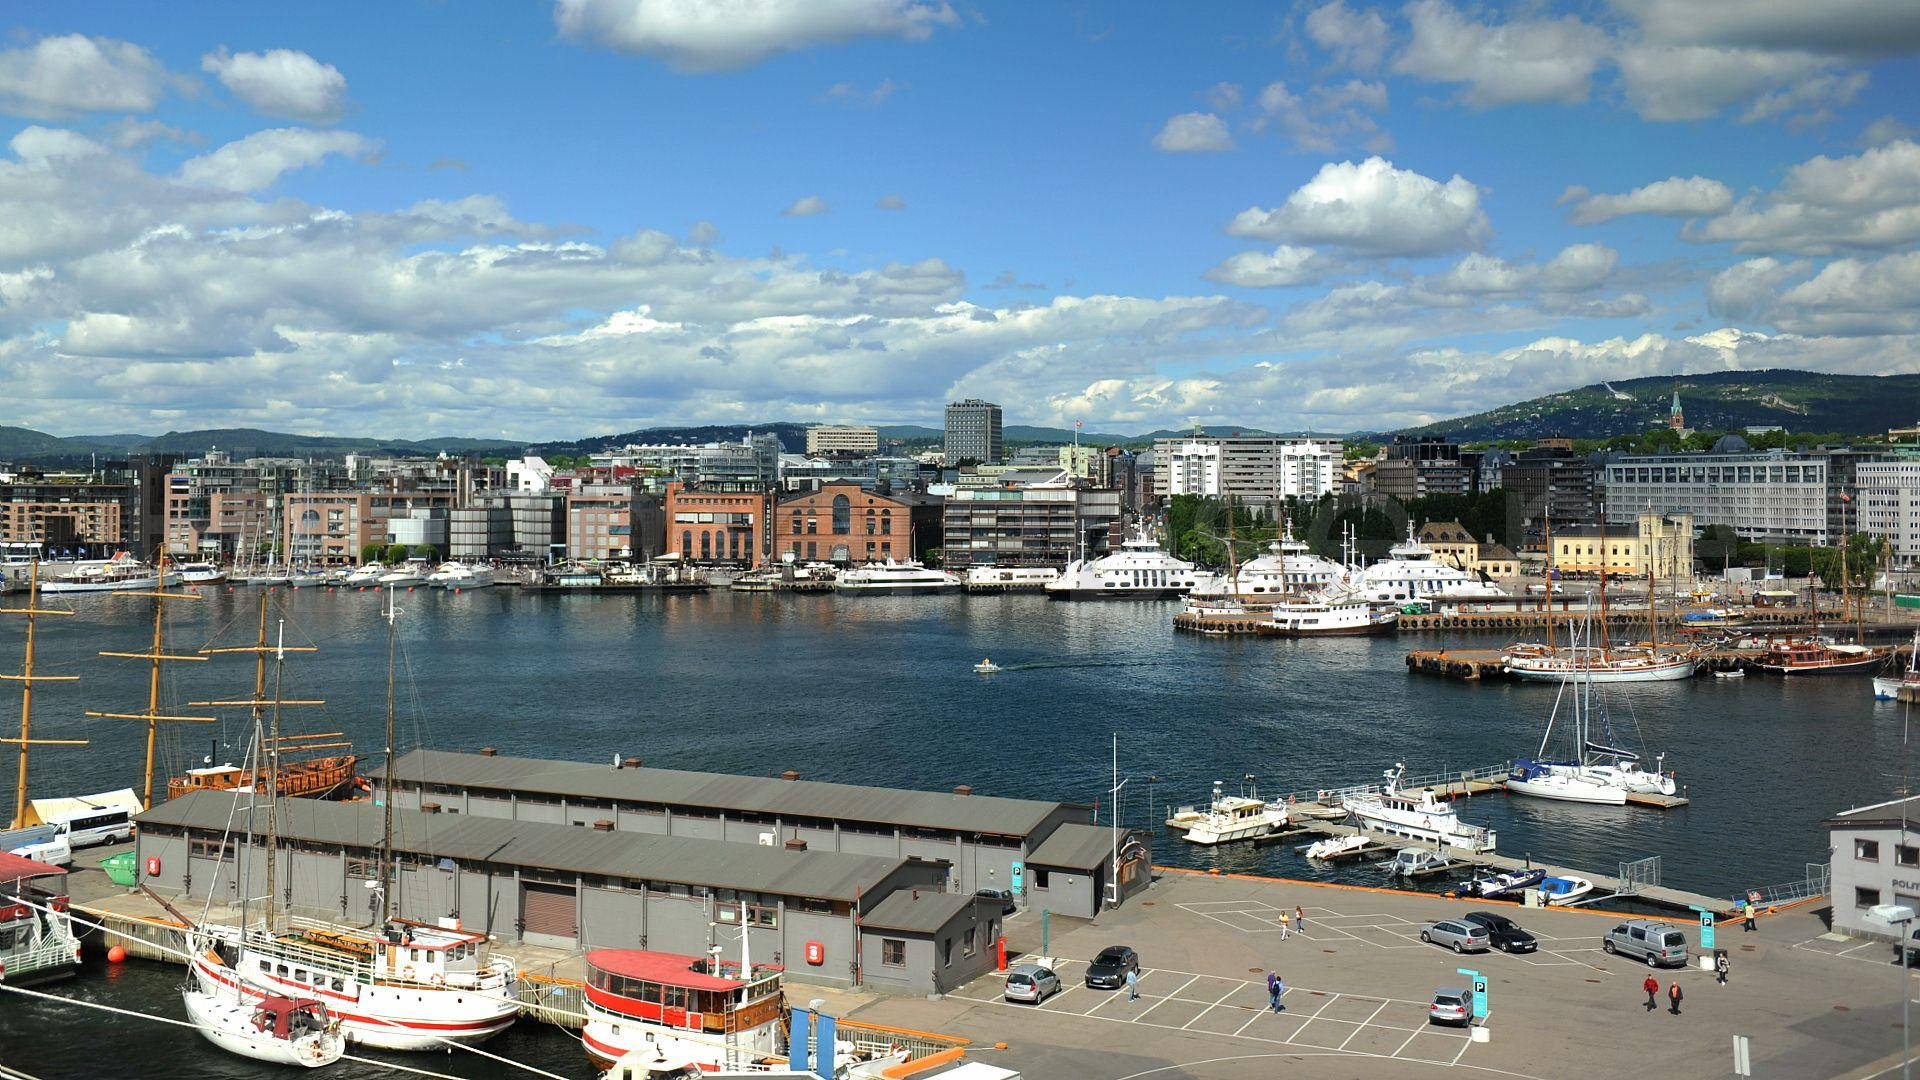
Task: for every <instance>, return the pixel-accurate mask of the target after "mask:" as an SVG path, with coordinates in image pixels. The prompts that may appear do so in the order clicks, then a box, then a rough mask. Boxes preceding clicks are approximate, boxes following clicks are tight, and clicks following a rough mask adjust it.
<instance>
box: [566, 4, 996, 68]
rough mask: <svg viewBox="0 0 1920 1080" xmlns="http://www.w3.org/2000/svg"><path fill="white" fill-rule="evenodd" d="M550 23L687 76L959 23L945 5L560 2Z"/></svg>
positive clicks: (915, 36)
mask: <svg viewBox="0 0 1920 1080" xmlns="http://www.w3.org/2000/svg"><path fill="white" fill-rule="evenodd" d="M553 19H554V24H555V25H556V26H557V27H558V28H559V30H560V34H561V36H563V37H567V38H570V39H572V40H575V41H581V42H588V43H592V44H597V45H602V46H605V47H607V48H610V49H615V50H617V51H620V52H627V53H638V54H641V55H645V56H652V57H656V58H658V59H660V60H663V61H665V62H666V63H667V64H668V65H669V66H671V67H673V68H675V69H677V70H680V71H687V72H714V71H730V70H736V69H739V68H743V67H749V66H752V65H753V64H757V63H759V62H760V61H762V60H765V59H766V58H767V57H769V56H772V55H774V54H775V53H781V52H794V51H798V50H801V49H806V48H811V47H814V46H818V45H832V44H839V43H841V42H846V41H852V40H854V39H856V38H862V37H888V38H898V39H901V40H905V41H925V40H926V39H927V38H929V37H931V36H932V35H933V33H934V31H935V30H937V29H939V28H942V27H952V26H956V25H958V24H959V21H960V19H959V16H957V15H955V14H954V11H953V9H952V8H951V7H949V6H948V5H947V4H946V3H945V2H944V0H936V2H923V0H733V2H730V3H727V4H719V5H713V4H701V3H696V2H693V0H557V2H556V3H555V4H554V10H553Z"/></svg>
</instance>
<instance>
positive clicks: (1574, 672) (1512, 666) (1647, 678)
mask: <svg viewBox="0 0 1920 1080" xmlns="http://www.w3.org/2000/svg"><path fill="white" fill-rule="evenodd" d="M1506 667H1507V673H1508V674H1510V675H1512V676H1513V677H1515V678H1517V679H1521V680H1523V681H1526V682H1551V683H1564V682H1581V681H1584V682H1596V683H1628V682H1678V681H1679V680H1681V679H1691V678H1693V675H1694V667H1695V662H1694V661H1693V659H1692V658H1687V659H1681V660H1672V661H1666V662H1663V663H1659V664H1646V665H1642V666H1636V667H1628V668H1606V667H1592V666H1579V665H1572V664H1553V665H1547V664H1542V663H1537V662H1533V661H1530V660H1529V659H1526V658H1521V657H1515V658H1513V659H1510V660H1508V661H1507V665H1506Z"/></svg>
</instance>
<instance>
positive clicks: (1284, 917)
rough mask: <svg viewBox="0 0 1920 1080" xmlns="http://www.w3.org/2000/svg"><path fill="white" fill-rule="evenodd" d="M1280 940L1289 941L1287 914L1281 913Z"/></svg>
mask: <svg viewBox="0 0 1920 1080" xmlns="http://www.w3.org/2000/svg"><path fill="white" fill-rule="evenodd" d="M1280 940H1281V941H1285V940H1287V913H1286V912H1285V911H1282V912H1280Z"/></svg>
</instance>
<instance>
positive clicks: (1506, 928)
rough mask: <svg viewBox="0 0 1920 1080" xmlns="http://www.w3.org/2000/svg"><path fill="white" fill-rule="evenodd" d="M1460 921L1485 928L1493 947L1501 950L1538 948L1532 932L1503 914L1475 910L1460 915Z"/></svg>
mask: <svg viewBox="0 0 1920 1080" xmlns="http://www.w3.org/2000/svg"><path fill="white" fill-rule="evenodd" d="M1460 921H1461V922H1468V923H1472V924H1474V925H1475V926H1478V927H1481V928H1482V929H1484V930H1486V932H1487V938H1488V939H1489V940H1490V941H1492V942H1493V947H1494V948H1496V949H1499V950H1500V951H1501V952H1509V953H1530V952H1534V951H1536V950H1538V949H1539V948H1540V942H1538V941H1536V940H1535V939H1534V936H1533V935H1532V934H1529V933H1527V932H1526V931H1525V930H1522V929H1521V928H1520V926H1519V925H1518V924H1517V923H1515V922H1514V921H1513V920H1512V919H1509V918H1507V917H1506V916H1505V915H1495V914H1494V913H1493V912H1491V911H1476V912H1473V913H1472V914H1470V915H1462V916H1460Z"/></svg>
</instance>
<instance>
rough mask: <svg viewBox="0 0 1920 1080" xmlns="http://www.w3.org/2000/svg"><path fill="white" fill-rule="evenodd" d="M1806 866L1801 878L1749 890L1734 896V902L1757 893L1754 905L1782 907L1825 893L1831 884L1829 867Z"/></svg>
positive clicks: (1820, 864) (1812, 864)
mask: <svg viewBox="0 0 1920 1080" xmlns="http://www.w3.org/2000/svg"><path fill="white" fill-rule="evenodd" d="M1806 867H1807V876H1806V877H1804V878H1802V879H1801V880H1799V881H1790V882H1787V883H1786V884H1784V885H1768V886H1765V887H1764V888H1759V889H1753V890H1750V892H1749V894H1748V895H1747V896H1744V897H1737V898H1735V903H1736V904H1738V903H1739V902H1740V901H1741V900H1748V899H1753V896H1754V894H1758V896H1759V899H1757V900H1754V904H1755V906H1757V907H1784V906H1786V905H1788V904H1797V903H1799V902H1801V901H1802V900H1811V899H1813V898H1815V897H1819V896H1825V895H1827V890H1828V888H1829V886H1830V885H1831V882H1830V881H1829V875H1830V874H1831V873H1832V870H1831V868H1830V867H1829V866H1828V865H1827V864H1826V863H1807V864H1806Z"/></svg>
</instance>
